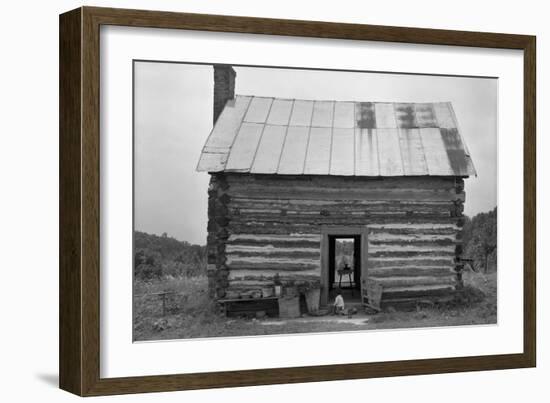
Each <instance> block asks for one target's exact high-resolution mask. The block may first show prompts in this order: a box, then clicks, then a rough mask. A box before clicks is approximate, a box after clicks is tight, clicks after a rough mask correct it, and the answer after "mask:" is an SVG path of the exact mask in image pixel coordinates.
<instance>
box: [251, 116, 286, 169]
mask: <svg viewBox="0 0 550 403" xmlns="http://www.w3.org/2000/svg"><path fill="white" fill-rule="evenodd" d="M286 129H287V126H279V125H276V126H275V125H266V126H265V128H264V132H263V133H262V137H261V139H260V144H259V145H258V150H257V151H256V156H255V157H254V162H253V163H252V168H251V169H250V172H252V173H264V174H272V173H276V172H277V167H278V166H279V159H280V157H281V152H282V149H283V143H284V140H285V135H286Z"/></svg>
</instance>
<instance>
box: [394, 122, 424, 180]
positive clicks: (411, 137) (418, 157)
mask: <svg viewBox="0 0 550 403" xmlns="http://www.w3.org/2000/svg"><path fill="white" fill-rule="evenodd" d="M399 145H400V148H401V160H402V161H403V169H404V171H405V175H427V174H428V166H427V165H426V157H425V156H424V148H423V147H422V139H421V138H420V131H419V130H418V129H399Z"/></svg>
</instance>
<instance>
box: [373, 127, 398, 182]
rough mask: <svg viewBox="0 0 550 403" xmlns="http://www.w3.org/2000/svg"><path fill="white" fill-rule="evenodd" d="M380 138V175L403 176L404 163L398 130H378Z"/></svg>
mask: <svg viewBox="0 0 550 403" xmlns="http://www.w3.org/2000/svg"><path fill="white" fill-rule="evenodd" d="M376 133H377V136H378V159H379V161H380V175H382V176H401V175H403V174H404V173H405V172H403V162H402V160H401V150H400V146H399V132H398V129H376Z"/></svg>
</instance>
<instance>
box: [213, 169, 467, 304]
mask: <svg viewBox="0 0 550 403" xmlns="http://www.w3.org/2000/svg"><path fill="white" fill-rule="evenodd" d="M463 201H464V186H463V180H462V179H460V178H442V177H416V178H376V179H373V178H361V177H347V178H342V177H330V176H277V175H251V174H235V173H216V174H212V176H211V182H210V189H209V221H208V269H209V270H208V271H209V281H210V290H211V292H212V295H215V296H216V297H217V298H239V297H246V296H249V295H254V294H255V293H258V294H259V293H261V289H262V288H263V287H267V286H272V285H273V277H274V276H275V274H277V273H278V274H279V276H280V278H281V281H282V282H283V283H285V282H295V281H303V282H312V283H317V284H318V283H319V282H321V281H322V280H321V230H322V228H324V227H327V226H329V227H330V226H339V227H342V226H353V227H358V226H366V227H367V230H368V247H367V251H366V253H367V261H368V264H367V265H368V267H367V270H366V273H367V276H368V277H369V279H372V280H375V281H377V282H379V283H380V284H382V285H383V287H384V298H385V299H386V298H388V299H393V298H411V297H412V298H414V297H426V296H437V295H445V294H448V292H449V291H451V290H453V289H454V288H455V286H456V284H457V276H456V273H455V271H454V268H455V256H456V254H457V253H460V245H461V240H460V239H458V236H459V231H460V226H461V225H462V218H461V217H462V203H463Z"/></svg>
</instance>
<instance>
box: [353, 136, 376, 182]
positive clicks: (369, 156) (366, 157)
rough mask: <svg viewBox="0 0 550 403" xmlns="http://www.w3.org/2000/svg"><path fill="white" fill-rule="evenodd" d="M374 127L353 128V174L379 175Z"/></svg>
mask: <svg viewBox="0 0 550 403" xmlns="http://www.w3.org/2000/svg"><path fill="white" fill-rule="evenodd" d="M378 167H379V163H378V138H377V135H376V129H355V175H358V176H378V175H380V170H379V168H378Z"/></svg>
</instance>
